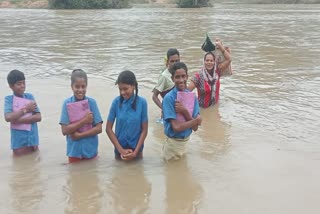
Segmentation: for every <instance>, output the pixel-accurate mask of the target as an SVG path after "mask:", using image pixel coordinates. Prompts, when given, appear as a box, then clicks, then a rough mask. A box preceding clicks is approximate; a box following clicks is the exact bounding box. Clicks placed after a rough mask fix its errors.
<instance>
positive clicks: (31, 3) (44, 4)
mask: <svg viewBox="0 0 320 214" xmlns="http://www.w3.org/2000/svg"><path fill="white" fill-rule="evenodd" d="M48 7H49V4H48V1H47V0H15V1H8V0H4V1H3V0H0V8H30V9H44V8H48Z"/></svg>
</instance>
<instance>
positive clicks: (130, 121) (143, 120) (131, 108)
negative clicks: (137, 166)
mask: <svg viewBox="0 0 320 214" xmlns="http://www.w3.org/2000/svg"><path fill="white" fill-rule="evenodd" d="M116 84H118V86H119V91H120V96H118V97H116V98H115V99H114V100H113V102H112V104H111V108H110V111H109V115H108V119H107V126H106V132H107V135H108V137H109V139H110V141H111V143H112V144H113V145H114V148H115V149H114V153H115V158H116V159H122V160H126V161H128V160H133V159H137V158H142V156H143V155H142V151H143V146H144V141H145V139H146V137H147V134H148V107H147V102H146V100H145V99H144V98H143V97H140V96H138V82H137V80H136V77H135V75H134V73H133V72H131V71H123V72H121V73H120V75H119V76H118V80H117V82H116ZM134 91H136V93H134ZM115 120H116V128H115V132H114V131H113V130H112V128H113V124H114V122H115Z"/></svg>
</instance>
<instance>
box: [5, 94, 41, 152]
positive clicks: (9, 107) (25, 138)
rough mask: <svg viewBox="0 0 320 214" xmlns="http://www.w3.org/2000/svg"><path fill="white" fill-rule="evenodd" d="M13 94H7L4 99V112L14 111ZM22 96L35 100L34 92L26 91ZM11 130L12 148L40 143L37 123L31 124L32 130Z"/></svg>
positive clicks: (38, 110)
mask: <svg viewBox="0 0 320 214" xmlns="http://www.w3.org/2000/svg"><path fill="white" fill-rule="evenodd" d="M13 96H14V95H9V96H6V97H5V99H4V114H6V113H11V112H13ZM22 98H25V99H28V100H33V101H35V99H34V97H33V95H32V94H29V93H24V94H23V96H22ZM35 112H39V113H40V109H39V108H38V106H37V108H36V111H35ZM10 131H11V149H18V148H22V147H28V146H37V145H39V134H38V126H37V123H32V124H31V130H30V131H27V130H16V129H10Z"/></svg>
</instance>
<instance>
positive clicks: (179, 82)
mask: <svg viewBox="0 0 320 214" xmlns="http://www.w3.org/2000/svg"><path fill="white" fill-rule="evenodd" d="M171 74H172V81H173V82H174V84H175V88H173V89H172V90H171V91H170V92H169V93H168V94H167V95H166V96H165V97H164V99H163V102H162V111H163V119H164V132H165V135H166V136H167V138H166V141H165V144H164V146H163V155H164V159H165V160H170V159H172V158H174V159H179V158H180V157H181V156H182V155H183V154H184V153H185V152H186V145H187V143H188V141H189V136H190V135H191V133H192V130H194V131H196V130H197V129H198V126H199V125H201V117H200V114H199V103H198V100H197V98H196V97H194V106H193V112H192V114H190V113H189V111H188V109H186V108H185V107H184V106H183V105H182V104H181V103H180V102H178V101H177V95H178V92H189V90H187V89H186V88H187V80H188V69H187V66H186V65H185V64H184V63H183V62H176V63H174V64H173V66H172V68H171ZM177 113H180V114H182V115H183V117H184V119H185V121H179V120H177Z"/></svg>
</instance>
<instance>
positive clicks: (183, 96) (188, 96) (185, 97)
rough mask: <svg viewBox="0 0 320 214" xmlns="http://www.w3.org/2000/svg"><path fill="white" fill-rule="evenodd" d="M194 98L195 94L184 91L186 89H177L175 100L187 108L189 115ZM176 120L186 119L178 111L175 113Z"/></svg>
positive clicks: (191, 112)
mask: <svg viewBox="0 0 320 214" xmlns="http://www.w3.org/2000/svg"><path fill="white" fill-rule="evenodd" d="M194 99H195V94H194V93H193V92H186V91H178V94H177V101H179V102H180V103H182V105H183V106H184V107H185V108H186V109H188V111H189V113H190V115H191V116H192V114H193V108H194ZM177 120H178V121H182V122H184V121H186V119H185V118H184V116H183V115H182V114H180V113H178V114H177Z"/></svg>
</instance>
